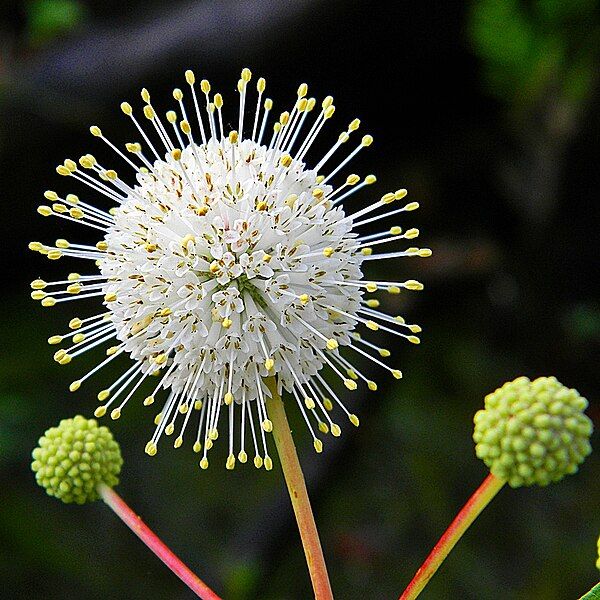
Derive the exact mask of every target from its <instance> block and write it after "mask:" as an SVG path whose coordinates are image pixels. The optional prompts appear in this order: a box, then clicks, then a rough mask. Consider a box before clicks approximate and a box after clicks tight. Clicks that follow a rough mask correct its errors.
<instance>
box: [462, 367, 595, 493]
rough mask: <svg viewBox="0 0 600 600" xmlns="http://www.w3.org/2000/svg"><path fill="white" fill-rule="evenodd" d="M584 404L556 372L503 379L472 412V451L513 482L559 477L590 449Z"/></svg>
mask: <svg viewBox="0 0 600 600" xmlns="http://www.w3.org/2000/svg"><path fill="white" fill-rule="evenodd" d="M587 405H588V403H587V400H586V399H585V398H582V397H581V396H580V395H579V393H578V392H577V390H573V389H569V388H567V387H565V386H564V385H562V384H561V383H559V382H558V381H557V380H556V378H555V377H540V378H538V379H536V380H535V381H530V380H529V379H528V378H527V377H519V378H518V379H515V380H514V381H511V382H509V383H505V384H504V385H503V386H502V387H501V388H499V389H497V390H496V391H495V392H493V393H492V394H489V395H488V396H486V398H485V409H484V410H479V411H477V413H476V414H475V417H474V419H473V420H474V422H475V431H474V433H473V440H474V441H475V444H476V446H475V451H476V454H477V456H478V457H479V458H481V459H482V460H483V461H484V462H485V464H486V465H487V466H488V467H489V468H490V471H491V472H492V473H493V474H494V475H495V476H496V477H499V478H501V479H504V480H506V481H508V483H509V485H510V486H511V487H521V486H524V485H534V484H538V485H548V484H549V483H551V482H553V481H559V480H560V479H562V478H563V477H564V476H565V475H567V474H572V473H576V472H577V469H578V466H579V465H580V464H581V463H582V462H583V461H584V459H585V457H586V456H587V455H588V454H589V453H590V452H591V451H592V448H591V446H590V436H591V434H592V429H593V427H592V421H591V420H590V419H589V418H588V417H587V416H586V415H585V414H584V412H583V411H584V410H585V409H586V408H587Z"/></svg>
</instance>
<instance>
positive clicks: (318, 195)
mask: <svg viewBox="0 0 600 600" xmlns="http://www.w3.org/2000/svg"><path fill="white" fill-rule="evenodd" d="M312 195H313V198H316V199H317V200H321V199H322V198H323V196H324V195H325V192H324V191H323V190H322V189H321V188H315V189H314V190H313V191H312Z"/></svg>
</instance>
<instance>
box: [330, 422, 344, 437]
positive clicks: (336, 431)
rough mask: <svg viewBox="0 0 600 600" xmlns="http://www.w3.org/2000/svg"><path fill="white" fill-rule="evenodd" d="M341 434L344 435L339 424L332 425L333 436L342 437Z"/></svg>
mask: <svg viewBox="0 0 600 600" xmlns="http://www.w3.org/2000/svg"><path fill="white" fill-rule="evenodd" d="M341 433H342V430H341V428H340V426H339V425H338V424H337V423H332V424H331V435H333V436H335V437H340V434H341Z"/></svg>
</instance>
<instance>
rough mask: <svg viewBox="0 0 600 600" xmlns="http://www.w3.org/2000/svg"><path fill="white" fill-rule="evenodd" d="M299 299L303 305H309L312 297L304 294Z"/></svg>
mask: <svg viewBox="0 0 600 600" xmlns="http://www.w3.org/2000/svg"><path fill="white" fill-rule="evenodd" d="M298 299H299V300H300V303H301V304H308V301H309V300H310V296H309V295H308V294H302V295H301V296H299V298H298Z"/></svg>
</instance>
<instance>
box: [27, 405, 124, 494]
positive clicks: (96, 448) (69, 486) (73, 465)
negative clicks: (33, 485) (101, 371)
mask: <svg viewBox="0 0 600 600" xmlns="http://www.w3.org/2000/svg"><path fill="white" fill-rule="evenodd" d="M32 456H33V462H32V463H31V468H32V469H33V471H34V472H35V478H36V480H37V482H38V483H39V484H40V485H41V486H42V487H43V488H45V489H46V492H47V493H48V495H50V496H54V497H55V498H59V499H60V500H62V501H63V502H65V503H71V502H75V503H76V504H85V503H86V502H91V501H93V500H98V498H99V495H98V491H97V489H98V485H100V484H106V485H107V486H109V487H114V486H115V485H116V484H117V483H118V481H119V479H118V475H119V473H120V471H121V465H122V464H123V459H122V458H121V450H120V448H119V444H118V443H117V442H116V441H115V439H114V438H113V435H112V433H111V432H110V431H109V430H108V428H106V427H98V423H97V422H96V421H95V420H94V419H86V418H84V417H82V416H79V415H78V416H76V417H74V418H73V419H64V420H62V421H61V422H60V424H59V425H58V427H51V428H50V429H48V430H47V431H46V433H45V434H44V435H43V436H42V437H41V438H40V440H39V446H38V447H37V448H36V449H35V450H34V451H33V453H32Z"/></svg>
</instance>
